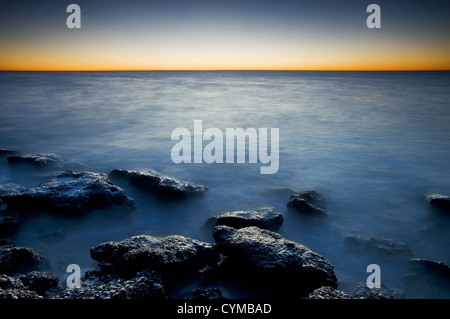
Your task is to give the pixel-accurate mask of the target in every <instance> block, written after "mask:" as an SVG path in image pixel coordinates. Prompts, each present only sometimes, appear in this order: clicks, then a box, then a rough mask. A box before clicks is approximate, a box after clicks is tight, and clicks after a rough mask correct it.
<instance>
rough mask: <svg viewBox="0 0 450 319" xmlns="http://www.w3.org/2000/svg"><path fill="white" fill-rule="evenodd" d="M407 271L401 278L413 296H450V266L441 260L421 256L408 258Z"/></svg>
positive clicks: (446, 297) (445, 297)
mask: <svg viewBox="0 0 450 319" xmlns="http://www.w3.org/2000/svg"><path fill="white" fill-rule="evenodd" d="M408 266H409V271H410V272H409V273H408V274H407V275H406V276H404V278H403V280H404V281H405V283H406V284H407V285H408V287H409V288H410V290H411V291H417V293H416V295H414V296H413V297H414V298H426V299H429V298H433V299H435V298H439V299H440V298H444V299H448V298H450V267H449V265H447V264H445V263H443V262H442V261H433V260H428V259H421V258H412V259H410V260H409V263H408Z"/></svg>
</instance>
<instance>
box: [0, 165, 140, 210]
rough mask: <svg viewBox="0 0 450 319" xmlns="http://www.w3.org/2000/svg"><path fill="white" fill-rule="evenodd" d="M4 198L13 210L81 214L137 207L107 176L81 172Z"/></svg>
mask: <svg viewBox="0 0 450 319" xmlns="http://www.w3.org/2000/svg"><path fill="white" fill-rule="evenodd" d="M0 198H1V199H2V200H3V201H4V202H6V203H7V205H8V208H9V209H11V210H47V209H48V210H51V211H54V212H62V213H67V212H68V213H79V212H84V211H87V210H90V209H96V208H107V207H134V201H133V200H132V199H131V198H129V197H127V196H126V194H125V191H124V190H123V189H121V188H120V187H118V186H116V185H114V184H113V183H112V182H111V181H110V180H109V179H108V178H107V176H106V175H105V174H102V173H92V172H78V171H67V172H65V173H62V174H60V175H58V176H57V177H56V178H54V179H52V180H51V181H50V182H47V183H43V184H40V185H38V186H37V187H35V188H29V189H25V190H22V191H20V192H18V193H10V194H6V195H1V196H0Z"/></svg>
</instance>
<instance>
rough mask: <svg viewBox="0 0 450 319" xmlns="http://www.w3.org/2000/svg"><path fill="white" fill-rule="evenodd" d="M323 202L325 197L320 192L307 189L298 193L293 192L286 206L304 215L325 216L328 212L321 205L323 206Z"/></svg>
mask: <svg viewBox="0 0 450 319" xmlns="http://www.w3.org/2000/svg"><path fill="white" fill-rule="evenodd" d="M323 203H324V200H323V197H322V196H321V195H320V194H319V193H317V192H316V191H314V190H307V191H304V192H301V193H298V194H292V195H291V196H290V198H289V201H288V202H287V204H286V206H287V207H288V208H291V209H295V210H296V211H298V212H300V213H302V214H304V215H308V216H316V217H325V216H327V214H326V212H325V211H324V210H323V209H322V208H320V207H319V206H321V207H323Z"/></svg>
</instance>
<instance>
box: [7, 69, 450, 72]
mask: <svg viewBox="0 0 450 319" xmlns="http://www.w3.org/2000/svg"><path fill="white" fill-rule="evenodd" d="M242 71H244V72H250V71H254V72H432V71H439V72H445V71H450V69H379V70H378V69H81V70H79V69H63V70H52V69H42V70H36V69H20V70H8V69H3V70H1V69H0V72H242Z"/></svg>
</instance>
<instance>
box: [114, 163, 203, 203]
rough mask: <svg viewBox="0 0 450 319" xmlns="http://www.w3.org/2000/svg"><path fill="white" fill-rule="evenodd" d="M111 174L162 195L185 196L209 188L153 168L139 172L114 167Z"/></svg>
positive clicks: (170, 196)
mask: <svg viewBox="0 0 450 319" xmlns="http://www.w3.org/2000/svg"><path fill="white" fill-rule="evenodd" d="M109 176H110V178H122V179H125V180H127V181H128V182H129V183H130V184H132V185H134V186H136V187H138V188H141V189H143V190H146V191H149V192H151V193H153V194H155V195H157V196H160V197H168V198H176V197H183V196H185V195H189V194H195V193H201V192H204V191H205V190H206V189H207V187H206V186H203V185H195V184H189V183H186V182H182V181H179V180H177V179H175V178H172V177H168V176H164V175H161V174H159V173H157V172H155V171H152V170H149V171H144V172H138V171H129V170H124V169H114V170H112V171H111V172H110V173H109Z"/></svg>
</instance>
